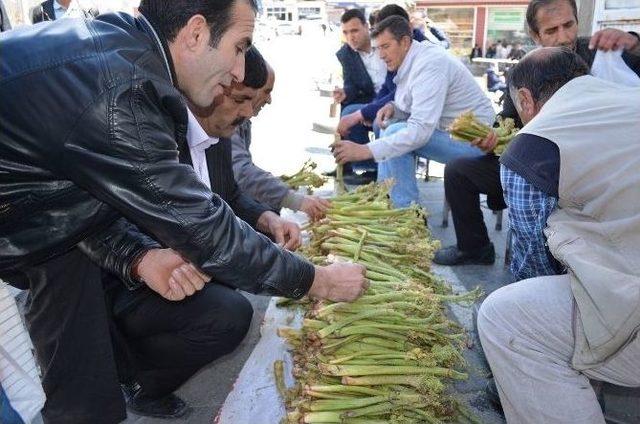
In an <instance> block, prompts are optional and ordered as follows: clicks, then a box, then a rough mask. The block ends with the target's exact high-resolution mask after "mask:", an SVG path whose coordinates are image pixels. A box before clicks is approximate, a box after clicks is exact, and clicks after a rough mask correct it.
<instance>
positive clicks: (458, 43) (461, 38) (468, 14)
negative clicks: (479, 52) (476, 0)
mask: <svg viewBox="0 0 640 424" xmlns="http://www.w3.org/2000/svg"><path fill="white" fill-rule="evenodd" d="M427 15H428V16H429V19H431V20H432V21H433V23H434V25H435V26H436V27H438V28H439V29H441V30H443V31H444V32H446V33H447V37H449V40H450V41H451V48H452V49H455V50H458V49H465V52H464V54H466V50H468V49H470V48H471V47H473V46H472V44H471V42H472V41H473V25H474V11H473V8H471V7H469V8H466V7H465V8H449V7H446V8H445V7H443V8H439V7H429V8H427Z"/></svg>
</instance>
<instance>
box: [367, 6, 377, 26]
mask: <svg viewBox="0 0 640 424" xmlns="http://www.w3.org/2000/svg"><path fill="white" fill-rule="evenodd" d="M377 21H378V11H377V10H374V11H373V12H371V13H370V14H369V26H370V27H371V28H373V27H374V26H375V25H376V22H377Z"/></svg>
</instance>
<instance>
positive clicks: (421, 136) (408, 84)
mask: <svg viewBox="0 0 640 424" xmlns="http://www.w3.org/2000/svg"><path fill="white" fill-rule="evenodd" d="M411 35H412V33H411V26H410V25H409V22H408V21H407V20H406V19H404V18H401V17H399V16H391V17H389V18H386V19H384V20H383V21H381V22H379V23H378V24H377V25H376V29H375V30H374V32H373V37H374V38H375V39H376V42H377V44H378V48H379V50H380V56H381V57H382V59H383V60H384V61H385V62H386V64H387V68H388V69H389V70H390V71H397V75H396V77H395V79H394V81H395V83H396V84H397V88H396V92H395V98H394V101H393V102H391V103H389V104H388V105H386V106H385V107H384V108H382V109H381V110H380V111H379V112H378V117H377V118H376V120H377V121H378V122H379V123H380V126H381V127H382V128H385V130H384V132H383V133H382V135H381V138H379V139H377V140H375V141H373V142H371V143H369V144H368V145H366V146H361V145H359V144H356V143H353V142H351V141H341V142H339V143H337V145H336V147H335V149H334V156H335V157H336V159H337V161H338V162H339V163H347V162H352V161H357V160H364V159H370V158H374V159H375V160H376V162H378V168H379V169H378V173H379V174H378V180H379V181H384V180H386V179H390V178H393V179H394V180H395V181H396V184H395V185H394V186H393V187H392V189H391V200H392V201H393V204H394V206H396V207H406V206H409V205H410V204H411V203H418V201H419V199H418V194H419V193H418V187H417V183H416V178H415V158H416V156H420V157H426V158H429V159H433V160H436V161H438V162H442V163H447V162H449V161H450V160H452V159H455V158H458V157H461V156H479V155H481V154H482V151H481V150H480V149H478V148H477V147H475V146H471V145H469V143H463V142H460V141H456V140H453V139H451V136H450V135H449V133H448V132H447V131H446V130H447V128H448V126H449V124H450V123H451V122H452V121H453V120H454V119H455V118H457V117H458V116H459V115H460V114H461V113H463V112H465V111H468V110H472V111H473V112H474V113H475V115H476V116H477V117H478V119H479V120H480V121H482V122H486V123H489V122H493V119H494V112H493V108H492V107H491V101H490V100H489V99H488V98H487V97H486V96H485V95H484V93H483V92H482V90H481V89H480V87H479V86H478V84H477V83H476V82H475V80H474V79H473V76H472V75H471V74H470V73H469V71H468V70H467V68H466V67H465V66H464V65H463V64H462V63H461V62H460V61H459V60H458V59H457V58H455V57H454V56H451V55H449V54H448V53H447V52H446V51H445V50H444V49H443V48H442V47H440V46H435V45H432V44H426V43H418V42H415V41H413V40H412V38H411ZM391 120H392V121H393V122H394V123H392V124H389V122H390V121H391Z"/></svg>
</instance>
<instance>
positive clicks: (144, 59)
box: [0, 0, 366, 424]
mask: <svg viewBox="0 0 640 424" xmlns="http://www.w3.org/2000/svg"><path fill="white" fill-rule="evenodd" d="M256 9H257V5H256V4H255V3H254V2H253V1H251V0H216V1H212V0H198V1H194V0H189V1H186V0H174V1H171V2H167V1H162V0H142V1H141V3H140V7H139V11H140V15H139V16H138V17H135V18H134V17H131V16H129V15H126V14H105V15H101V16H99V17H98V18H95V19H90V20H84V19H60V20H57V21H55V22H52V23H48V24H46V25H34V26H32V27H29V28H24V29H22V30H21V31H10V32H7V33H3V34H2V35H0V51H2V55H0V98H2V99H3V101H2V102H0V121H2V125H1V126H0V141H1V142H0V174H1V175H2V178H1V179H0V239H1V240H2V242H0V278H2V279H3V280H5V281H8V282H9V283H11V284H13V285H15V286H19V287H21V288H28V289H29V302H28V307H27V310H26V313H25V318H26V321H27V326H28V328H29V332H30V335H31V338H32V340H33V343H34V345H35V348H36V351H37V357H38V360H39V361H40V363H41V365H42V372H43V376H42V381H43V388H44V390H45V393H46V395H47V402H46V404H45V407H44V409H43V418H44V421H45V423H64V424H67V423H92V424H100V423H105V424H110V423H113V422H119V421H121V420H122V419H124V418H125V416H126V415H125V409H124V406H125V402H124V399H123V396H122V393H121V390H120V385H119V380H118V373H117V369H116V362H115V359H114V353H113V344H112V340H111V338H110V336H109V325H110V321H109V314H110V311H108V310H107V308H106V306H105V296H104V290H103V286H102V271H101V269H100V268H99V267H98V266H96V265H95V264H94V263H92V262H91V261H90V259H89V257H87V255H86V252H85V251H84V250H83V249H82V247H81V246H79V244H80V243H81V242H82V241H85V240H87V239H89V238H91V237H95V236H97V235H99V234H100V233H101V232H103V231H105V230H106V229H108V228H114V229H115V231H113V233H115V234H121V235H124V234H126V232H127V231H136V230H135V229H133V228H131V227H132V226H131V224H128V222H131V223H134V224H136V225H138V226H139V227H140V228H141V229H142V230H144V231H145V232H146V233H148V234H149V235H151V236H152V237H153V238H154V239H155V240H157V241H159V242H160V243H161V244H162V246H165V247H167V248H172V249H174V250H175V251H176V252H178V253H179V254H180V255H181V256H182V257H184V258H185V259H186V261H188V262H191V263H192V264H193V265H194V266H195V267H197V269H198V270H199V271H201V272H203V273H204V274H206V275H211V276H215V278H216V281H219V282H220V284H219V287H220V289H221V290H222V289H223V288H226V289H228V290H232V289H231V288H241V289H244V290H247V291H252V292H255V293H267V294H277V295H283V296H290V297H301V296H303V295H305V294H310V295H312V296H313V295H315V296H319V297H323V298H330V299H333V300H353V299H355V298H357V297H358V296H359V295H361V293H362V292H363V291H364V289H365V288H366V282H365V279H364V275H363V271H364V270H363V269H362V267H360V266H355V265H347V266H340V267H333V268H332V267H315V266H313V265H312V264H311V263H309V262H308V261H305V260H303V259H302V258H300V257H298V256H295V255H294V254H292V253H291V252H288V251H286V250H284V249H281V248H280V247H279V246H277V245H275V244H273V243H272V242H271V241H270V240H269V239H268V238H267V237H265V236H263V235H260V234H257V233H256V232H255V231H254V230H253V229H252V228H251V227H250V226H249V225H248V224H246V223H245V222H243V221H242V220H239V219H237V218H236V216H235V215H234V214H233V212H232V211H231V209H230V208H229V207H228V205H227V204H226V203H225V202H224V201H223V200H222V199H221V198H220V197H219V196H218V195H216V194H213V193H212V192H211V191H210V190H209V189H208V188H207V187H206V185H205V184H203V182H202V180H201V179H199V177H198V175H197V174H196V173H195V171H194V169H193V168H192V167H190V166H188V165H184V164H181V163H179V162H178V146H185V145H186V142H187V140H186V131H187V126H188V119H187V116H188V114H187V109H186V106H185V103H184V98H185V97H186V98H187V99H188V100H189V101H190V102H191V103H192V104H195V105H197V106H198V107H207V106H209V105H210V104H211V103H212V101H213V99H214V98H215V97H216V96H217V95H219V94H221V93H222V92H223V90H224V87H228V86H229V85H230V84H231V82H232V81H234V80H236V81H242V80H243V79H244V54H245V52H246V50H247V48H248V47H249V45H250V44H251V40H252V34H253V29H254V24H255V14H256ZM183 148H184V147H183ZM125 219H126V220H125ZM127 221H128V222H127ZM118 229H119V230H118ZM135 251H136V252H138V253H139V255H138V258H137V260H136V262H133V264H134V266H133V268H134V269H127V270H123V271H124V272H123V273H126V274H127V275H128V277H129V278H128V279H127V280H125V283H126V284H127V285H128V288H129V289H131V290H135V289H137V288H140V287H142V286H145V285H146V286H148V287H150V288H151V289H153V290H154V291H156V292H158V293H159V294H160V295H162V296H163V297H166V298H167V299H168V300H172V299H178V298H181V297H182V298H183V297H184V295H185V293H184V292H183V290H185V289H186V290H188V291H192V290H195V288H191V290H189V289H188V288H184V287H178V286H176V284H175V281H173V283H172V281H171V280H170V278H169V276H167V275H151V276H142V277H143V278H137V277H139V276H140V274H139V273H137V272H136V271H135V269H139V268H141V267H142V268H145V267H144V266H143V265H144V264H145V262H148V261H149V259H150V258H152V256H149V254H148V250H147V248H146V246H145V245H139V246H137V247H136V248H135ZM129 253H130V254H135V252H129ZM152 262H153V261H152ZM150 277H153V278H150ZM216 286H218V285H217V284H216ZM230 287H231V288H230ZM188 300H190V299H187V302H188Z"/></svg>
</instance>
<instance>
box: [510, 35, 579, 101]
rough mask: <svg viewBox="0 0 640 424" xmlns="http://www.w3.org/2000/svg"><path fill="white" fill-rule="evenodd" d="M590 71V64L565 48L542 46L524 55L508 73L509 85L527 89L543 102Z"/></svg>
mask: <svg viewBox="0 0 640 424" xmlns="http://www.w3.org/2000/svg"><path fill="white" fill-rule="evenodd" d="M588 74H589V66H588V65H587V64H586V63H585V61H584V60H582V58H581V57H580V56H578V55H577V54H576V53H575V52H574V51H573V50H571V49H568V48H566V47H544V48H540V49H536V50H534V51H532V52H531V53H529V54H528V55H526V56H525V57H524V58H523V59H522V60H521V61H520V62H519V63H518V64H517V65H516V66H514V67H513V69H511V71H510V72H509V88H512V89H516V90H517V89H519V88H527V89H528V90H529V91H531V95H532V96H533V99H534V100H535V101H536V102H537V103H544V102H546V101H547V100H549V99H550V98H551V96H553V95H554V93H555V92H556V91H558V90H559V89H560V88H561V87H562V86H563V85H565V84H566V83H568V82H569V81H571V80H572V79H574V78H578V77H581V76H583V75H588Z"/></svg>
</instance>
